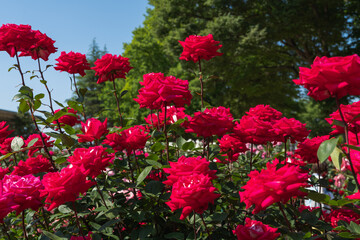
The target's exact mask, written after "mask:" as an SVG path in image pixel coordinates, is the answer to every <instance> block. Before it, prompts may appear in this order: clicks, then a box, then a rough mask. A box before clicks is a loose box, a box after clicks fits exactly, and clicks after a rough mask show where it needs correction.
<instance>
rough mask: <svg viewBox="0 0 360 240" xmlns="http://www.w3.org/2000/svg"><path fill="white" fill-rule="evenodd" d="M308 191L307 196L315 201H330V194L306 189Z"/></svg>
mask: <svg viewBox="0 0 360 240" xmlns="http://www.w3.org/2000/svg"><path fill="white" fill-rule="evenodd" d="M306 191H307V192H308V195H307V197H308V198H309V199H311V200H314V201H315V202H320V203H328V202H329V201H330V196H329V195H326V194H321V193H318V192H315V191H312V190H306Z"/></svg>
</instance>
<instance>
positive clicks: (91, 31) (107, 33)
mask: <svg viewBox="0 0 360 240" xmlns="http://www.w3.org/2000/svg"><path fill="white" fill-rule="evenodd" d="M147 2H148V1H147V0H132V1H129V0H103V1H97V0H87V1H84V0H72V1H70V0H62V1H55V0H46V1H45V0H35V1H29V0H16V1H2V3H1V8H0V26H1V25H3V24H6V23H15V24H29V25H31V26H32V29H34V30H40V31H41V32H42V33H46V34H47V35H48V36H49V37H50V38H52V39H53V40H55V41H56V42H55V47H57V48H58V52H56V53H55V54H52V55H50V57H49V61H47V62H43V61H42V64H43V66H45V65H47V64H53V65H54V64H55V59H56V58H57V57H58V56H59V55H60V53H61V52H62V51H66V52H69V51H74V52H81V53H83V54H86V53H87V52H88V50H89V45H90V44H91V42H92V40H93V39H94V38H96V42H97V43H98V44H99V46H100V47H101V48H102V47H103V46H104V45H106V47H107V50H108V52H109V53H111V54H116V55H118V54H121V53H122V52H123V48H122V47H123V43H124V42H130V41H131V39H132V31H133V30H134V29H135V28H136V27H140V26H141V25H142V22H143V21H144V19H145V17H144V15H145V14H146V9H147V8H148V7H149V5H148V3H147ZM15 61H16V59H14V58H11V57H10V56H9V55H8V54H7V53H6V52H0V109H5V110H11V111H17V106H18V103H17V102H15V101H12V98H13V96H14V95H15V94H17V91H18V89H19V87H20V86H19V84H20V83H21V80H20V75H19V73H18V72H17V71H16V70H12V71H11V72H8V69H9V68H10V67H11V66H12V65H13V64H14V63H15ZM20 61H21V62H20V63H21V66H22V68H24V70H34V69H37V65H36V62H35V61H34V60H31V58H30V57H22V58H20ZM68 76H69V75H68V74H67V73H64V72H62V73H60V72H57V71H55V70H53V69H52V68H51V69H49V70H48V71H46V72H45V79H46V80H47V81H48V85H49V88H50V89H53V91H52V95H53V98H54V99H55V100H57V101H59V102H64V100H65V99H68V98H70V97H71V94H72V93H71V90H70V80H69V77H68ZM29 77H30V76H28V77H27V80H26V83H27V85H28V86H30V87H31V88H33V89H34V92H35V94H37V93H40V92H42V93H45V88H44V87H43V85H42V84H40V83H39V82H38V80H36V78H34V79H33V80H29ZM44 102H46V103H47V99H44Z"/></svg>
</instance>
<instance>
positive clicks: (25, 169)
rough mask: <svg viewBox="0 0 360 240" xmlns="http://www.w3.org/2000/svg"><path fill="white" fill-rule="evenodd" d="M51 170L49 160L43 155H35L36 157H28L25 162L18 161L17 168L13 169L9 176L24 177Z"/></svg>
mask: <svg viewBox="0 0 360 240" xmlns="http://www.w3.org/2000/svg"><path fill="white" fill-rule="evenodd" d="M51 170H52V165H51V163H50V162H49V159H47V158H45V157H44V156H43V155H40V154H39V155H37V156H36V157H30V158H28V159H26V161H20V162H19V163H18V165H17V166H15V167H14V170H13V171H12V173H11V175H18V176H25V175H28V174H33V175H35V174H38V173H42V172H49V171H51Z"/></svg>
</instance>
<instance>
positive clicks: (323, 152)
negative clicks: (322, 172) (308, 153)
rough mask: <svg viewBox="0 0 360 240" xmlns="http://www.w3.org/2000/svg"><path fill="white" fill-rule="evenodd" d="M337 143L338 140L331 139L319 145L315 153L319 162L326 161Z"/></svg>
mask: <svg viewBox="0 0 360 240" xmlns="http://www.w3.org/2000/svg"><path fill="white" fill-rule="evenodd" d="M338 141H339V138H332V139H329V140H326V141H324V142H322V143H321V144H320V147H319V149H318V151H317V156H318V159H319V161H320V162H324V161H325V160H326V159H328V157H329V156H330V154H331V153H332V152H333V151H334V149H335V147H336V145H337V143H338Z"/></svg>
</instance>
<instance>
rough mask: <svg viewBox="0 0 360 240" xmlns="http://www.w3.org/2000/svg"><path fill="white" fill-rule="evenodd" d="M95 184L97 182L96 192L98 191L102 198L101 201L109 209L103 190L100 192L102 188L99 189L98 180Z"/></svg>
mask: <svg viewBox="0 0 360 240" xmlns="http://www.w3.org/2000/svg"><path fill="white" fill-rule="evenodd" d="M94 182H95V185H96V190H97V191H98V193H99V195H100V197H101V200H102V201H103V203H104V205H105V207H106V209H109V208H108V206H107V204H106V202H105V199H104V195H103V194H102V192H101V190H100V187H99V184H98V183H97V181H96V179H94Z"/></svg>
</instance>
